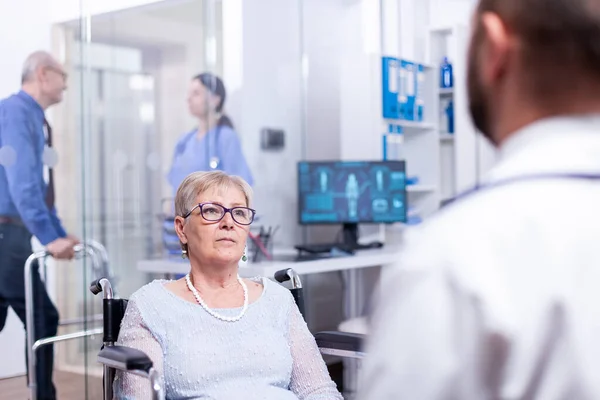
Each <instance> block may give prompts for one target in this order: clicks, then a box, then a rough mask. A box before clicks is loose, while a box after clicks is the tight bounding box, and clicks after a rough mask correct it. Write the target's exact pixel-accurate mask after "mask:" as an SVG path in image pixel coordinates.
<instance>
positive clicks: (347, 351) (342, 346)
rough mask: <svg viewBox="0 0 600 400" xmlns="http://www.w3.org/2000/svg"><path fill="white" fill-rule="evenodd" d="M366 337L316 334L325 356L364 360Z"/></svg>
mask: <svg viewBox="0 0 600 400" xmlns="http://www.w3.org/2000/svg"><path fill="white" fill-rule="evenodd" d="M364 338H365V335H360V334H357V333H347V332H333V331H331V332H318V333H317V334H315V340H316V341H317V346H318V347H319V350H320V351H321V353H323V354H329V355H337V356H342V357H352V358H362V357H363V356H364V352H363V342H364Z"/></svg>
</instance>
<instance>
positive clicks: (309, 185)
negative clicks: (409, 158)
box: [298, 161, 406, 224]
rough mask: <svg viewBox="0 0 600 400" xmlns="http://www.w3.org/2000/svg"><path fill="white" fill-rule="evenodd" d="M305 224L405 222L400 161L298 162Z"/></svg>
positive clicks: (403, 180)
mask: <svg viewBox="0 0 600 400" xmlns="http://www.w3.org/2000/svg"><path fill="white" fill-rule="evenodd" d="M298 191H299V217H300V222H301V223H305V224H311V223H313V224H320V223H359V222H374V223H392V222H405V221H406V174H405V164H404V162H403V161H373V162H371V161H360V162H347V161H344V162H341V161H340V162H300V163H298Z"/></svg>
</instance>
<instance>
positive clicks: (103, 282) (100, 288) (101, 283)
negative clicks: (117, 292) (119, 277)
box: [90, 278, 113, 300]
mask: <svg viewBox="0 0 600 400" xmlns="http://www.w3.org/2000/svg"><path fill="white" fill-rule="evenodd" d="M90 292H92V293H93V294H94V295H97V294H99V293H100V292H102V293H104V298H105V299H108V300H110V299H112V298H113V289H112V285H111V284H110V281H109V280H108V279H106V278H100V279H96V280H95V281H94V282H92V284H91V285H90Z"/></svg>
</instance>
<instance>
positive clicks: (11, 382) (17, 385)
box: [0, 371, 102, 400]
mask: <svg viewBox="0 0 600 400" xmlns="http://www.w3.org/2000/svg"><path fill="white" fill-rule="evenodd" d="M54 384H55V385H56V392H57V397H58V400H102V378H97V377H92V376H90V377H88V390H87V397H86V393H85V392H86V390H85V380H84V377H83V375H78V374H72V373H70V372H60V371H57V372H55V373H54ZM28 398H29V392H28V391H27V383H26V380H25V377H24V376H22V377H18V378H10V379H0V400H27V399H28Z"/></svg>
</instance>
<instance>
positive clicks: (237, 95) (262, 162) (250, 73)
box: [223, 0, 302, 245]
mask: <svg viewBox="0 0 600 400" xmlns="http://www.w3.org/2000/svg"><path fill="white" fill-rule="evenodd" d="M235 3H236V6H227V5H225V7H224V8H223V30H224V50H223V54H224V59H223V64H224V67H223V69H224V76H223V79H224V82H225V85H227V87H228V91H229V94H228V100H227V104H226V106H225V107H226V109H227V112H228V113H229V114H230V116H231V118H232V120H233V122H234V124H235V125H236V130H237V132H238V134H239V136H240V139H241V141H242V146H243V151H244V153H245V155H246V159H247V160H248V163H249V166H250V168H251V170H252V174H253V176H254V180H255V184H254V192H255V201H254V205H255V208H256V209H257V210H258V215H259V216H260V221H259V222H258V224H265V225H280V227H281V228H280V229H279V231H278V234H277V235H278V238H276V239H277V242H278V243H281V244H287V245H291V244H293V243H296V242H297V239H298V229H297V228H296V221H297V214H296V211H295V210H296V186H297V184H296V178H295V177H296V172H295V171H296V161H297V160H299V159H300V157H301V150H302V149H301V144H302V140H301V135H302V130H301V126H302V125H301V123H302V113H301V105H302V104H301V88H302V86H301V79H300V78H301V57H300V25H299V24H300V19H299V13H300V9H299V5H298V2H297V1H295V0H256V1H253V2H251V4H249V3H250V2H248V3H246V2H244V3H243V5H242V4H240V3H238V2H235ZM240 13H241V14H240ZM267 15H270V16H269V17H267ZM240 20H241V29H240V26H239V22H240ZM236 21H237V23H236ZM267 22H268V23H267ZM232 23H233V25H232ZM230 83H231V85H230ZM263 128H277V129H283V130H284V131H285V135H286V136H285V141H286V145H285V149H284V150H283V151H281V152H266V151H263V150H261V149H260V131H261V129H263Z"/></svg>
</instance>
